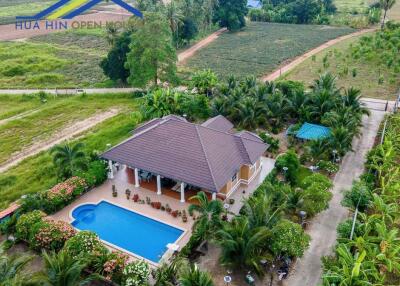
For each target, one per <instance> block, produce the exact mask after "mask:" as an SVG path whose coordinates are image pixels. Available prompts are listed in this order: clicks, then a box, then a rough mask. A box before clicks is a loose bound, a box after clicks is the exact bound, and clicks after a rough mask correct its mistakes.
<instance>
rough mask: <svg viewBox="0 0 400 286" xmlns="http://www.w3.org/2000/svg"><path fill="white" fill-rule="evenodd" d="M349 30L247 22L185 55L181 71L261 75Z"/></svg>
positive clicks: (226, 74) (226, 75)
mask: <svg viewBox="0 0 400 286" xmlns="http://www.w3.org/2000/svg"><path fill="white" fill-rule="evenodd" d="M353 31H354V30H353V29H351V28H347V27H327V26H317V25H290V24H276V23H261V22H251V23H249V24H248V26H247V27H246V28H245V29H243V30H242V31H240V32H237V33H224V34H222V35H221V36H220V37H219V38H218V39H217V40H216V41H214V42H212V43H211V44H209V45H208V46H207V47H205V48H204V49H201V50H200V51H199V52H197V53H196V54H195V55H194V56H193V57H192V58H191V59H189V60H188V62H187V63H186V64H185V66H184V67H181V71H184V72H187V71H188V70H189V73H190V72H192V71H194V70H201V69H207V68H210V69H212V70H214V71H215V72H216V73H217V74H218V75H220V76H221V77H223V78H226V77H228V76H229V75H230V74H233V75H235V76H239V77H244V76H247V75H255V76H261V75H263V74H266V73H268V72H270V71H272V70H274V69H275V68H276V67H278V66H279V65H280V64H281V63H283V62H285V61H287V60H289V59H292V58H294V57H296V56H299V55H301V54H303V53H304V52H306V51H307V50H310V49H312V48H314V47H316V46H318V45H320V44H322V43H324V42H326V41H328V40H330V39H333V38H336V37H338V36H341V35H344V34H348V33H351V32H353Z"/></svg>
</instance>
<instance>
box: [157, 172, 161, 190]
mask: <svg viewBox="0 0 400 286" xmlns="http://www.w3.org/2000/svg"><path fill="white" fill-rule="evenodd" d="M157 195H161V176H160V175H157Z"/></svg>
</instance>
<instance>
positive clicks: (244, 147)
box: [236, 136, 260, 162]
mask: <svg viewBox="0 0 400 286" xmlns="http://www.w3.org/2000/svg"><path fill="white" fill-rule="evenodd" d="M236 137H237V138H238V139H239V141H240V144H241V145H242V146H243V149H244V150H245V151H246V157H247V159H248V160H249V162H251V159H250V155H249V150H247V148H246V145H244V143H243V137H240V136H236ZM244 139H246V138H244ZM250 141H252V140H250ZM255 142H257V141H255ZM258 143H260V142H258Z"/></svg>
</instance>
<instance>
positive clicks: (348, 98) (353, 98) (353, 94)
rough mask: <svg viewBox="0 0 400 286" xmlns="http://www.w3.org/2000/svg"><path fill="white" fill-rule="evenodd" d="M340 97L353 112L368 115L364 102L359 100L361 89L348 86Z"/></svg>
mask: <svg viewBox="0 0 400 286" xmlns="http://www.w3.org/2000/svg"><path fill="white" fill-rule="evenodd" d="M341 99H342V103H343V105H344V106H346V107H350V108H351V109H352V110H353V111H354V112H355V113H357V114H365V115H370V111H369V110H368V109H367V108H366V107H365V104H364V103H363V102H361V90H359V89H357V88H353V87H350V88H349V89H346V91H345V93H344V95H343V96H342V98H341Z"/></svg>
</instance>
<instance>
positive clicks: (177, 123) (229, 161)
mask: <svg viewBox="0 0 400 286" xmlns="http://www.w3.org/2000/svg"><path fill="white" fill-rule="evenodd" d="M139 128H140V130H139V131H138V129H136V130H135V131H134V135H133V136H132V137H131V138H129V139H127V140H125V141H124V142H122V143H121V144H119V145H117V146H115V147H113V148H111V149H110V150H108V151H107V152H105V153H104V154H103V155H102V157H103V158H105V159H108V160H112V161H116V162H119V163H121V164H126V165H128V166H130V167H136V168H139V169H142V170H146V171H149V172H152V173H156V174H160V175H161V176H164V177H168V178H171V179H174V180H178V181H183V182H185V183H187V184H190V185H194V186H198V187H202V188H205V189H208V190H210V191H219V190H220V189H221V188H222V187H223V186H224V185H225V184H226V183H227V182H228V181H229V180H230V179H231V178H232V176H233V175H234V174H235V173H236V172H237V171H239V169H240V167H241V166H242V165H244V164H254V163H255V162H256V161H257V159H258V158H259V157H260V156H261V155H262V154H263V153H264V151H265V150H266V149H267V147H268V146H267V145H265V144H264V143H263V142H262V140H260V139H259V140H257V138H246V136H241V135H240V133H239V134H231V133H228V132H223V131H218V130H215V129H213V128H209V127H205V126H203V125H198V124H193V123H189V122H187V121H186V120H185V119H184V118H181V117H176V116H168V117H163V118H160V119H156V120H152V121H150V122H148V123H147V124H144V125H142V126H140V127H139Z"/></svg>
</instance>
